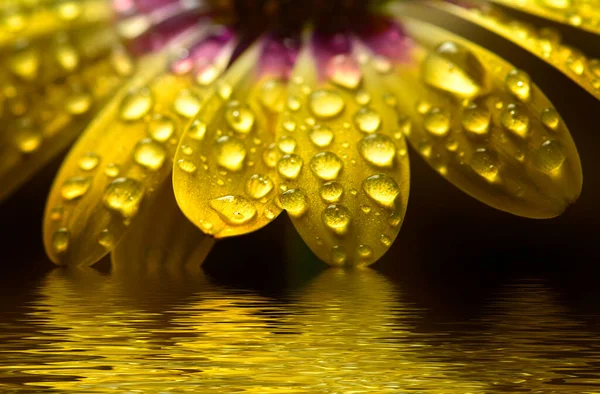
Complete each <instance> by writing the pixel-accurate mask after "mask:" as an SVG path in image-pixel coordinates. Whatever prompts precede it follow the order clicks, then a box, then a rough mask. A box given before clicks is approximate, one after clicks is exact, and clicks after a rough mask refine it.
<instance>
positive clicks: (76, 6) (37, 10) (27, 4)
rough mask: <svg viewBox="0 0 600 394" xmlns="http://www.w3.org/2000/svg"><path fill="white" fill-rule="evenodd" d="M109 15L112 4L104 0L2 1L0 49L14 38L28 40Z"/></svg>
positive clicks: (96, 20)
mask: <svg viewBox="0 0 600 394" xmlns="http://www.w3.org/2000/svg"><path fill="white" fill-rule="evenodd" d="M36 3H37V4H36ZM111 16H112V10H111V4H110V1H106V0H66V1H55V2H42V1H25V0H3V2H2V4H1V5H0V48H1V47H4V46H5V45H7V44H8V43H11V42H14V41H16V40H30V39H34V38H37V37H41V36H45V35H48V34H51V33H54V32H57V31H64V30H68V29H73V28H77V27H80V26H84V25H90V24H93V23H100V22H106V21H109V20H110V18H111Z"/></svg>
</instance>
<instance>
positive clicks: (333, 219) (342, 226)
mask: <svg viewBox="0 0 600 394" xmlns="http://www.w3.org/2000/svg"><path fill="white" fill-rule="evenodd" d="M321 220H323V224H324V225H325V227H327V228H328V229H329V230H331V231H333V232H334V233H336V234H338V235H344V234H346V233H347V232H348V230H349V229H350V222H351V221H352V215H351V214H350V211H349V210H348V208H346V207H345V206H343V205H337V204H334V205H330V206H328V207H327V208H325V209H324V210H323V213H322V214H321Z"/></svg>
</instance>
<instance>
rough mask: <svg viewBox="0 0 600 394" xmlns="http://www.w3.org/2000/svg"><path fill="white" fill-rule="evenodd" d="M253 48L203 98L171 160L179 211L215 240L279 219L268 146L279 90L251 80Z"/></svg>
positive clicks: (277, 83) (275, 83)
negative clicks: (196, 114) (215, 238)
mask: <svg viewBox="0 0 600 394" xmlns="http://www.w3.org/2000/svg"><path fill="white" fill-rule="evenodd" d="M260 49H261V48H260V45H258V44H256V45H255V46H253V47H251V48H250V49H248V50H247V52H246V53H245V54H244V55H243V56H242V57H241V58H240V59H238V60H236V61H235V63H234V64H233V66H232V67H231V69H229V70H228V71H227V72H226V73H225V74H224V76H223V77H222V78H221V79H220V80H219V81H218V82H217V83H216V84H215V86H214V88H213V89H212V90H211V91H210V92H209V93H207V98H206V104H205V105H204V106H203V107H202V109H201V110H200V113H199V114H198V116H197V117H195V119H194V121H193V122H191V124H190V125H189V127H188V128H187V129H186V131H185V133H184V135H183V136H182V138H181V142H180V145H179V148H178V149H177V155H176V157H175V166H174V170H173V184H174V188H175V196H176V198H177V202H178V204H179V206H180V207H181V209H182V211H183V213H184V214H185V215H186V216H187V217H188V218H189V219H190V220H191V221H192V222H193V223H194V224H196V225H197V226H198V227H199V228H200V229H202V231H204V232H205V233H207V234H210V235H213V236H215V237H217V238H223V237H229V236H235V235H239V234H245V233H249V232H252V231H255V230H257V229H259V228H261V227H263V226H265V225H266V224H268V223H269V222H270V221H272V220H273V219H274V218H276V217H277V215H279V213H280V212H281V210H280V209H279V208H278V207H277V206H276V205H275V204H274V201H273V200H274V198H275V196H276V194H277V193H276V190H275V188H276V186H277V173H276V170H275V164H276V160H277V157H275V156H273V155H276V154H277V152H275V151H274V148H273V146H272V144H273V141H274V128H275V124H276V122H277V119H278V115H279V113H278V111H279V110H280V107H281V105H280V104H279V103H283V101H284V99H285V90H286V83H285V82H284V81H282V80H276V79H270V78H269V77H260V78H259V77H257V75H256V73H255V72H254V69H255V67H256V64H257V60H258V56H259V54H260Z"/></svg>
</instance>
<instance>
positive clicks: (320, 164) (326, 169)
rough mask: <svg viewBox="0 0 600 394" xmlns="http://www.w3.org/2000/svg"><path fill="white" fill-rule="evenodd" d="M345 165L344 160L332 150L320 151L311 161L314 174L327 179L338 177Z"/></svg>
mask: <svg viewBox="0 0 600 394" xmlns="http://www.w3.org/2000/svg"><path fill="white" fill-rule="evenodd" d="M343 167H344V164H343V162H342V160H341V159H340V158H339V157H337V155H336V154H335V153H332V152H319V153H317V154H316V155H314V156H313V158H312V159H311V161H310V169H311V170H312V172H313V174H315V175H316V176H317V177H319V178H321V179H323V180H325V181H331V180H333V179H336V178H337V177H338V175H339V173H340V171H342V168H343Z"/></svg>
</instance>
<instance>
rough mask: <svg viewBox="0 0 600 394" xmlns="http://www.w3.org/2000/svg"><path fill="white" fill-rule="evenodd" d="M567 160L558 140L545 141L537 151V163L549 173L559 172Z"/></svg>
mask: <svg viewBox="0 0 600 394" xmlns="http://www.w3.org/2000/svg"><path fill="white" fill-rule="evenodd" d="M565 160H566V157H565V153H564V150H563V147H562V145H561V144H560V142H558V141H554V140H548V141H545V142H544V143H543V144H542V146H540V148H539V149H538V150H537V151H536V152H535V165H536V166H537V167H538V168H539V169H540V170H542V171H544V172H545V173H547V174H553V173H555V172H557V170H559V169H560V168H561V167H562V166H563V163H564V162H565Z"/></svg>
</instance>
